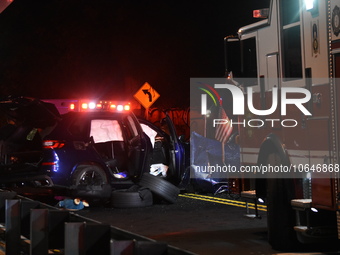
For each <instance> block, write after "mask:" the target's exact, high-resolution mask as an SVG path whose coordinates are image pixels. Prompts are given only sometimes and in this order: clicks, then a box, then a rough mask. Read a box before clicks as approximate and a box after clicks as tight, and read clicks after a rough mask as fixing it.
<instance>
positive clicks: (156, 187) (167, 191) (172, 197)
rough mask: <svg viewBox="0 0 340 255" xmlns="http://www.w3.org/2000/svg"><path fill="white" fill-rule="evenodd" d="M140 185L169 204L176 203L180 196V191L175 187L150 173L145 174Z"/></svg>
mask: <svg viewBox="0 0 340 255" xmlns="http://www.w3.org/2000/svg"><path fill="white" fill-rule="evenodd" d="M139 185H140V186H142V187H146V188H149V189H150V190H151V191H152V192H153V193H154V194H155V195H157V196H158V197H160V198H162V199H163V200H165V201H167V202H169V203H175V202H176V200H177V197H178V194H179V189H178V188H177V187H176V186H175V185H173V184H171V183H170V182H168V181H166V180H164V179H163V178H162V177H158V176H154V175H151V174H149V173H144V174H143V176H142V179H141V180H140V182H139Z"/></svg>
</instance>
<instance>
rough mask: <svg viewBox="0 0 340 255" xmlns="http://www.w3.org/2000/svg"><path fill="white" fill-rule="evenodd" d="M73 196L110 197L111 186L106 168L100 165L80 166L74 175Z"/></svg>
mask: <svg viewBox="0 0 340 255" xmlns="http://www.w3.org/2000/svg"><path fill="white" fill-rule="evenodd" d="M72 180H73V186H72V189H73V196H77V197H84V198H88V197H89V198H91V197H93V198H109V197H110V195H111V194H110V193H111V187H110V185H109V184H108V179H107V176H106V173H105V172H104V170H103V169H102V168H100V167H98V166H93V165H83V166H79V167H78V168H77V170H76V171H75V172H74V174H73V177H72Z"/></svg>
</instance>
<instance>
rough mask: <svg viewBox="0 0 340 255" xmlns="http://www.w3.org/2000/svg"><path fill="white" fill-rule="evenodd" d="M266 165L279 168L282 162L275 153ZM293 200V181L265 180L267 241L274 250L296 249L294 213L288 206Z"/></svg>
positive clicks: (270, 155) (269, 156) (269, 157)
mask: <svg viewBox="0 0 340 255" xmlns="http://www.w3.org/2000/svg"><path fill="white" fill-rule="evenodd" d="M266 163H267V165H272V166H279V165H281V163H282V160H281V158H280V156H279V155H278V154H277V153H271V154H269V155H268V158H267V162H266ZM293 198H294V185H293V179H278V178H268V179H267V225H268V241H269V243H270V245H271V246H272V248H273V249H275V250H281V251H288V250H293V249H296V248H297V247H298V240H297V236H296V233H295V231H294V225H295V212H294V210H293V209H292V207H291V205H290V201H291V199H293Z"/></svg>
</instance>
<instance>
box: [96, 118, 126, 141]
mask: <svg viewBox="0 0 340 255" xmlns="http://www.w3.org/2000/svg"><path fill="white" fill-rule="evenodd" d="M90 136H92V137H93V140H94V142H95V143H105V142H111V141H124V139H123V134H122V129H121V127H120V125H119V123H118V121H117V120H91V131H90Z"/></svg>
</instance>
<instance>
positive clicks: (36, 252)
mask: <svg viewBox="0 0 340 255" xmlns="http://www.w3.org/2000/svg"><path fill="white" fill-rule="evenodd" d="M30 239H31V246H30V254H31V255H40V254H41V255H46V254H48V210H47V209H33V210H31V237H30Z"/></svg>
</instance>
